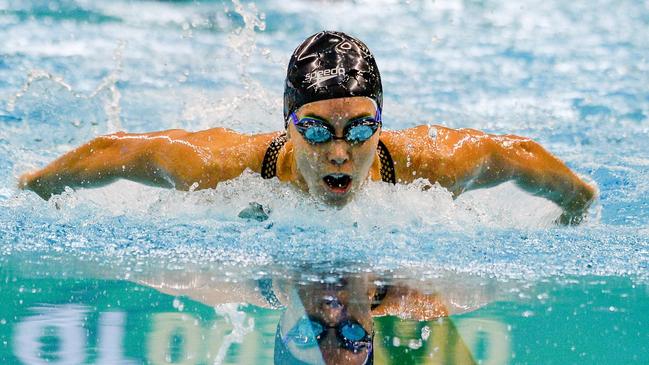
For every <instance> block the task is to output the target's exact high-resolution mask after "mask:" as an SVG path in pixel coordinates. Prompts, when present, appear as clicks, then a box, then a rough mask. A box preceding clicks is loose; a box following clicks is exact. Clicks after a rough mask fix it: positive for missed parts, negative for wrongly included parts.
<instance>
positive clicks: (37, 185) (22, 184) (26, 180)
mask: <svg viewBox="0 0 649 365" xmlns="http://www.w3.org/2000/svg"><path fill="white" fill-rule="evenodd" d="M37 176H38V171H35V172H28V173H26V174H23V175H22V176H20V178H19V179H18V188H19V189H21V190H31V191H33V192H35V193H36V194H38V196H40V197H41V198H43V199H44V200H48V199H49V198H50V197H51V196H52V191H51V190H50V189H49V188H48V187H47V186H46V184H44V183H43V181H41V179H40V178H38V177H37Z"/></svg>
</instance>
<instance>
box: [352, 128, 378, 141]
mask: <svg viewBox="0 0 649 365" xmlns="http://www.w3.org/2000/svg"><path fill="white" fill-rule="evenodd" d="M375 131H376V129H374V128H372V127H370V126H369V125H357V126H354V127H351V128H349V131H348V132H347V135H345V139H346V140H347V141H348V142H352V143H358V142H365V141H367V140H368V139H370V138H371V137H372V135H373V134H374V132H375Z"/></svg>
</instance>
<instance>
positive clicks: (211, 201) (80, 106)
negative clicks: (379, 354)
mask: <svg viewBox="0 0 649 365" xmlns="http://www.w3.org/2000/svg"><path fill="white" fill-rule="evenodd" d="M321 29H335V30H341V31H345V32H348V33H350V34H352V35H355V36H357V37H359V38H360V39H362V40H363V41H364V42H365V43H367V45H368V46H369V47H370V49H372V50H373V52H374V53H375V55H376V58H377V63H378V66H379V68H380V70H381V74H382V78H383V84H384V85H383V86H384V91H385V107H384V113H383V115H384V120H385V126H386V127H387V128H389V129H401V128H408V127H411V126H415V125H419V124H441V125H445V126H450V127H457V128H461V127H470V128H476V129H481V130H485V131H488V132H492V133H503V134H504V133H512V134H518V135H523V136H528V137H532V138H534V139H535V140H537V141H538V142H540V143H541V144H542V145H543V146H545V147H546V148H547V149H548V150H550V151H551V152H552V153H554V154H555V155H557V156H558V157H559V158H561V159H562V160H564V161H565V162H566V163H567V164H568V165H569V166H570V167H571V168H573V169H574V170H575V171H576V172H578V173H579V174H580V175H582V176H583V177H584V178H585V179H587V180H588V181H591V182H593V183H594V184H596V185H597V187H598V189H599V199H598V201H597V202H596V203H595V205H594V206H593V207H592V209H591V212H590V216H589V217H588V219H587V221H586V222H585V223H584V224H582V225H581V226H578V227H571V228H565V227H555V226H553V224H552V221H553V220H554V218H556V216H557V215H558V214H559V210H558V209H557V208H556V207H554V206H553V205H552V204H551V203H548V202H546V201H543V200H541V199H538V198H535V197H531V196H529V195H527V194H525V193H524V192H521V191H519V190H517V189H516V188H515V187H514V186H513V185H511V184H505V185H503V186H499V187H497V188H494V189H490V190H480V191H475V192H471V193H469V194H466V195H464V196H462V197H461V198H460V199H458V200H455V201H454V200H453V199H452V198H451V196H450V194H449V193H448V192H446V191H445V190H444V189H442V188H433V189H431V190H428V191H426V192H422V191H420V189H418V187H417V186H397V187H392V186H384V185H383V184H370V185H369V186H368V187H367V190H366V191H365V192H364V193H363V194H361V195H360V196H359V198H358V199H356V200H355V201H354V202H352V203H351V204H350V205H348V206H346V207H345V208H344V209H342V210H340V211H338V210H336V211H332V210H330V209H327V208H325V207H321V206H319V204H318V203H317V202H313V201H311V200H309V199H308V198H305V197H304V196H303V195H301V194H299V193H297V192H295V191H293V190H292V189H291V188H289V187H287V186H283V185H281V184H279V183H278V182H277V181H262V180H261V179H259V178H258V176H254V175H252V174H246V175H244V176H242V177H241V178H239V179H237V180H234V181H232V182H229V183H226V184H222V185H219V187H217V188H216V189H214V190H208V191H198V192H189V193H188V192H177V191H168V190H161V189H154V188H149V187H143V186H140V185H137V184H134V183H129V182H119V183H116V184H113V185H111V186H109V187H106V188H102V189H96V190H83V191H77V192H72V191H70V192H67V193H65V194H63V195H62V196H60V197H57V198H55V199H52V200H51V201H50V202H45V201H42V200H40V199H39V198H38V197H37V196H36V195H35V194H33V193H29V192H22V191H19V190H18V189H17V188H16V184H17V177H18V176H19V175H20V174H22V173H24V172H25V171H28V170H31V169H35V168H39V167H42V166H44V165H45V164H46V163H48V162H49V161H51V160H52V159H54V158H55V157H56V156H58V155H60V154H62V153H64V152H66V151H69V150H70V149H71V148H73V147H75V146H77V145H79V144H81V143H83V142H84V141H86V140H88V139H90V138H92V137H93V136H97V135H101V134H105V133H110V132H113V131H117V130H127V131H131V132H143V131H151V130H160V129H167V128H184V129H189V130H199V129H204V128H210V127H217V126H225V127H229V128H233V129H236V130H238V131H242V132H262V131H273V130H278V129H281V128H282V127H283V121H282V111H281V110H282V108H281V103H282V99H281V97H282V92H283V79H284V74H285V71H286V64H287V62H288V57H289V55H290V53H291V52H292V50H293V49H294V47H295V46H296V45H297V44H299V43H300V42H301V41H302V40H303V39H304V38H305V37H306V36H308V35H310V34H312V33H315V32H317V31H319V30H321ZM648 29H649V4H647V3H646V2H641V1H591V2H583V3H579V2H577V3H570V2H563V1H527V2H525V3H517V2H496V1H439V2H429V1H420V2H417V1H407V2H404V1H387V0H385V1H372V2H369V1H336V2H324V1H322V2H321V1H299V2H298V1H295V2H282V1H273V0H268V1H255V2H254V3H253V2H244V1H242V2H239V1H232V2H231V1H201V2H200V3H196V2H149V1H136V2H126V1H111V2H97V3H92V2H87V1H6V0H5V1H0V39H2V42H0V269H1V270H2V274H3V277H2V278H3V282H4V284H0V298H2V301H3V302H6V303H11V304H5V306H6V305H9V307H10V308H11V311H10V312H11V313H14V314H13V317H10V316H4V317H7V318H4V319H5V323H9V324H16V323H20V321H21V320H22V319H24V318H28V314H29V313H31V312H30V311H32V312H33V307H34V306H38V305H40V304H43V305H61V304H62V303H68V304H70V305H82V306H88V307H92V308H95V309H94V310H96V311H101V308H102V306H101V305H99V304H97V303H96V299H92V298H93V297H92V295H91V294H92V293H95V292H100V291H101V290H107V289H105V288H104V287H105V286H108V287H114V286H116V287H117V288H122V289H124V292H123V293H121V292H120V291H119V290H117V289H115V292H114V293H115V294H114V296H116V297H117V298H118V299H115V300H116V301H119V297H120V295H121V297H122V299H123V300H122V304H121V306H122V307H121V308H122V309H123V310H124V311H126V312H127V313H132V312H135V313H138V311H144V312H146V311H147V309H146V308H145V307H143V306H140V307H138V306H137V305H133V306H130V307H128V306H126V304H123V302H125V301H135V302H137V300H135V299H137V298H140V297H138V295H144V294H141V293H139V294H138V292H137V290H135V289H130V288H131V287H130V286H129V285H132V284H130V283H129V282H128V281H124V280H128V279H129V278H130V273H132V272H155V271H156V270H172V271H173V270H180V271H183V270H184V271H186V272H189V273H193V272H196V271H198V272H201V271H210V270H214V271H215V272H221V271H219V270H223V268H225V270H226V271H227V270H228V268H236V270H234V269H233V272H236V275H235V276H237V277H246V276H255V275H259V273H260V272H272V271H273V270H276V268H278V267H281V268H283V269H287V270H289V269H295V270H299V269H300V268H302V267H305V266H309V267H314V266H315V267H320V268H323V269H327V268H330V267H336V268H343V269H345V270H348V271H350V272H358V271H364V270H369V271H376V272H383V273H386V272H387V273H399V275H401V276H404V277H409V278H417V279H418V280H419V279H420V280H422V281H434V280H437V279H438V278H440V277H443V278H450V279H448V280H449V281H450V282H457V283H463V282H464V280H465V277H466V276H468V277H471V278H474V279H475V280H476V281H477V282H478V284H476V285H478V286H480V284H484V285H483V286H489V285H490V286H491V287H492V288H493V290H492V292H491V293H489V294H490V295H487V298H488V300H487V302H488V303H491V304H490V305H491V306H487V307H480V309H478V310H477V311H473V310H472V311H468V312H467V313H466V314H458V315H459V316H476V318H478V319H480V318H483V319H485V320H489V318H491V319H493V318H499V320H500V321H501V322H502V323H509V325H510V326H514V327H513V328H515V329H516V328H518V329H519V330H520V331H521V333H529V334H528V335H519V334H516V335H512V336H511V338H510V339H511V341H512V342H510V345H509V347H507V349H508V350H506V351H505V353H506V355H505V356H504V357H503V359H505V360H501V361H500V362H495V363H535V364H538V363H589V364H590V363H608V364H611V363H620V364H629V363H646V362H647V361H649V349H647V343H649V342H648V341H647V339H648V337H649V331H647V330H646V326H644V327H643V326H642V325H643V324H646V319H645V318H646V304H645V303H646V302H647V299H649V295H648V294H647V293H648V291H647V289H646V282H647V279H649V183H648V182H647V176H649V148H648V147H647V144H646V140H647V138H648V137H649V89H648V88H647V85H649V38H648V37H647V36H646V35H647V30H648ZM251 201H256V202H259V203H261V204H263V205H264V206H267V207H269V208H270V209H272V213H271V214H270V219H269V220H268V221H266V222H261V223H259V222H247V221H244V220H242V219H240V218H238V216H237V215H238V213H239V211H240V210H241V209H243V208H244V207H246V206H247V205H248V203H249V202H251ZM108 279H115V280H118V281H117V282H112V281H106V282H103V281H101V280H108ZM57 280H78V281H80V283H81V284H79V285H78V287H77V290H78V291H80V292H85V293H86V294H87V295H88V296H89V297H86V299H85V300H74V298H71V297H68V296H65V295H64V296H62V297H56V296H54V295H53V294H52V295H43V296H42V297H39V299H38V300H37V301H35V302H29V303H20V302H19V300H18V299H16V298H18V297H19V295H18V294H16V295H14V294H7V293H14V291H12V290H13V289H15V288H18V287H20V286H21V283H29V284H30V285H31V283H32V282H35V283H36V284H34V285H36V286H38V287H39V288H45V289H43V290H44V292H45V293H52V292H54V290H53V289H52V288H53V287H55V286H56V285H55V284H53V283H56V282H57ZM93 280H100V281H99V282H98V283H96V282H94V281H93ZM472 280H473V279H472ZM566 282H569V283H572V282H575V283H578V284H571V285H568V284H565V283H566ZM600 282H604V283H605V284H593V283H600ZM25 285H27V284H25ZM66 285H67V284H66ZM543 285H545V286H547V287H548V288H549V289H547V290H544V289H538V288H540V287H543ZM600 286H602V288H600ZM450 287H451V289H449V290H450V291H451V292H452V291H453V290H452V289H453V285H450ZM47 288H49V289H47ZM102 288H104V289H102ZM525 288H532V289H529V290H530V291H531V292H533V293H532V294H529V296H530V297H531V298H536V296H537V295H541V294H543V293H545V292H552V293H557V294H556V295H554V296H551V297H552V298H555V299H554V300H555V301H556V304H553V305H548V304H547V303H545V302H544V303H536V302H534V303H530V302H526V301H525V300H524V298H520V297H518V292H516V290H523V289H525ZM566 288H567V289H566ZM16 290H17V289H16ZM142 290H151V289H148V288H147V289H142ZM512 290H514V292H512ZM616 290H618V291H623V292H625V293H626V295H627V296H626V297H623V298H630V299H628V300H627V299H624V300H622V302H619V303H618V302H617V301H618V299H619V297H617V296H616V297H615V298H617V299H615V300H612V299H611V300H609V299H610V298H609V299H607V298H608V295H609V294H610V292H615V291H616ZM16 293H17V292H16ZM120 293H121V294H120ZM147 293H148V292H147ZM512 293H515V294H512ZM593 293H597V294H593ZM152 295H153V294H152ZM159 295H161V296H162V295H163V294H159ZM525 295H528V294H525ZM591 296H594V298H591ZM170 298H171V297H170ZM543 298H545V297H543ZM14 299H15V300H14ZM138 300H141V299H138ZM170 300H171V299H170ZM625 300H626V301H625ZM592 301H595V302H602V304H601V305H598V306H591V305H590V304H589V305H587V306H586V307H581V305H583V304H584V303H588V302H592ZM609 302H611V303H609ZM39 303H40V304H39ZM607 303H608V304H607ZM196 305H198V304H196ZM113 306H117V307H119V306H120V305H118V304H116V303H113ZM526 306H532V307H534V306H537V307H539V308H542V309H539V308H534V309H525V308H526ZM548 307H554V308H558V311H559V312H561V313H564V312H565V317H566V318H571V319H570V320H567V321H565V322H564V323H563V325H562V326H563V327H561V328H559V329H558V328H557V326H553V324H554V323H555V322H556V320H557V318H563V317H559V316H558V315H557V317H552V316H550V317H548V318H545V319H542V318H540V317H539V315H538V313H539V312H544V311H546V310H547V308H548ZM610 307H613V308H614V310H609V308H610ZM165 308H166V307H165ZM512 308H514V309H512ZM584 308H586V309H584ZM602 308H603V309H604V310H600V309H602ZM167 309H168V308H167ZM164 310H166V309H164V308H162V309H161V308H157V309H155V311H160V312H163V311H164ZM203 310H204V309H203ZM528 310H529V311H530V313H534V314H537V315H529V314H530V313H528V312H527V311H528ZM582 310H583V312H581V311H582ZM198 311H199V312H200V310H198ZM575 311H577V312H579V313H582V314H579V313H577V312H575ZM93 313H95V315H99V314H98V313H99V312H93ZM523 313H527V315H528V316H523ZM554 313H557V309H555V312H554ZM573 313H575V314H573ZM480 316H483V317H480ZM2 317H3V315H0V319H2ZM262 317H263V316H262ZM528 318H532V319H530V321H531V322H530V323H531V324H529V325H530V326H536V327H535V328H546V329H549V328H552V329H554V330H555V331H556V332H555V335H556V336H554V337H556V338H560V339H562V340H561V341H558V342H557V341H550V342H548V343H547V344H546V343H545V342H543V341H545V338H542V336H541V334H539V333H538V332H535V331H531V330H530V328H531V327H526V326H527V325H526V324H525V323H526V320H527V319H528ZM593 318H595V319H597V320H596V321H591V319H593ZM7 321H8V322H7ZM458 321H460V324H461V321H462V318H458ZM208 322H209V321H208ZM501 322H498V323H501ZM600 322H601V323H611V322H613V323H619V325H618V326H617V327H618V329H619V331H621V332H624V336H621V337H619V343H621V346H622V348H624V349H626V350H625V351H619V352H618V353H617V354H616V353H615V352H613V351H611V352H607V351H603V350H601V348H602V346H609V343H607V341H606V339H605V338H602V337H601V336H599V334H598V333H596V332H597V329H596V328H599V327H595V323H600ZM0 323H2V322H0ZM502 323H501V324H502ZM512 323H513V324H512ZM638 323H640V324H638ZM9 324H3V325H4V326H9ZM504 326H505V327H504V328H507V324H504ZM0 327H2V326H0ZM460 327H461V326H460ZM11 328H14V327H11ZM498 328H501V327H498ZM584 328H586V329H588V330H584ZM611 328H612V327H611ZM12 331H13V330H8V332H7V331H4V330H3V331H2V333H3V334H6V335H5V336H6V337H3V338H2V341H0V349H1V351H3V352H0V358H3V359H11V360H10V361H9V360H8V361H5V362H9V363H11V362H13V361H15V362H18V361H19V360H16V358H15V357H10V355H9V354H10V353H12V351H14V349H15V347H13V346H14V345H12V343H13V342H12V341H13V338H14V337H15V336H14V332H12ZM138 331H139V332H138ZM611 331H613V329H611ZM135 332H136V333H147V330H146V329H142V328H140V329H139V330H135ZM271 332H272V331H271ZM571 333H575V334H579V337H580V340H581V341H583V343H584V345H583V346H582V349H581V350H580V351H581V352H580V351H578V350H579V348H580V346H579V345H575V350H571V348H572V345H571V346H568V345H567V343H568V342H570V341H569V340H570V338H571V335H570V334H571ZM143 336H144V335H143ZM469 337H470V336H469ZM271 340H272V333H271ZM142 341H144V340H142ZM244 342H245V341H244ZM483 342H484V341H483ZM487 342H488V341H487ZM476 343H480V341H478V342H476ZM552 343H558V345H557V346H558V347H560V348H562V349H563V350H562V351H558V350H557V351H555V350H552ZM542 344H545V345H543V346H541V345H542ZM2 346H4V347H2ZM53 346H54V345H53ZM129 346H131V349H130V350H129V351H132V352H133V353H138V354H142V353H145V351H144V350H143V349H142V348H144V347H145V346H144V345H142V348H140V347H138V345H136V344H133V343H131V344H130V345H129ZM269 346H270V350H272V345H269ZM476 346H477V347H476V348H474V349H472V352H473V355H474V358H479V356H480V353H482V354H483V355H484V354H487V355H488V354H490V352H489V351H488V349H489V348H490V346H489V345H484V344H483V345H476ZM480 346H482V347H485V348H486V349H487V350H485V349H484V348H483V349H482V350H480V348H482V347H480ZM89 347H93V346H90V345H89ZM54 348H56V346H54ZM388 348H392V350H394V351H397V350H395V349H397V348H401V347H398V346H397V347H394V346H392V347H388ZM555 349H556V347H555ZM270 350H269V351H270ZM564 350H565V352H564ZM621 352H623V353H624V354H625V356H626V355H628V357H620V356H621V355H620V354H619V353H621ZM525 353H527V354H528V357H525V356H524V355H523V354H525ZM581 353H584V355H583V356H581V355H580V354H581ZM530 354H532V355H530ZM562 354H563V355H562ZM570 354H572V355H574V356H573V357H570V356H572V355H570ZM487 355H484V356H485V358H486V357H488V356H487ZM11 356H13V355H11ZM179 356H180V355H179ZM229 356H230V357H226V358H227V359H229V360H228V361H231V362H236V361H237V359H240V360H241V359H243V358H244V357H241V356H239V357H238V355H236V354H234V355H232V354H231V355H229ZM566 356H567V357H566ZM145 358H146V356H143V357H142V359H145ZM92 359H94V358H88V359H86V362H87V363H95V362H97V361H95V360H92ZM138 359H140V357H138ZM146 359H148V358H146ZM385 359H387V358H386V357H384V358H383V360H382V361H384V362H386V361H387V362H389V361H388V360H385ZM562 359H563V360H562ZM50 360H52V361H54V360H56V358H53V359H50ZM420 360H421V359H420ZM420 360H413V361H414V362H421V361H420ZM618 360H619V361H618ZM134 361H135V360H134ZM141 361H143V362H146V361H150V362H154V361H153V360H150V359H149V360H141ZM241 361H242V362H245V361H244V360H241ZM259 361H260V362H263V361H261V360H259ZM422 361H423V360H422ZM494 361H495V360H494ZM5 362H3V363H5ZM34 363H36V362H34ZM97 363H98V362H97ZM171 363H173V362H171ZM484 363H489V362H488V361H485V362H484Z"/></svg>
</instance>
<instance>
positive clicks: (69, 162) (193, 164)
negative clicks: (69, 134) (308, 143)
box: [19, 128, 274, 200]
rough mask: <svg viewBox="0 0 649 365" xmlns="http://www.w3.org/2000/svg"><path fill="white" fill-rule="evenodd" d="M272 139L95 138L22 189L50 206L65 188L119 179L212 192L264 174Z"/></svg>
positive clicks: (221, 135)
mask: <svg viewBox="0 0 649 365" xmlns="http://www.w3.org/2000/svg"><path fill="white" fill-rule="evenodd" d="M273 137H274V134H272V133H271V134H260V135H244V134H240V133H237V132H234V131H232V130H227V129H223V128H216V129H211V130H207V131H202V132H195V133H193V132H187V131H183V130H168V131H162V132H154V133H143V134H129V133H124V132H119V133H115V134H111V135H107V136H101V137H98V138H95V139H93V140H91V141H90V142H88V143H86V144H84V145H82V146H81V147H78V148H77V149H75V150H73V151H71V152H68V153H67V154H65V155H63V156H61V157H60V158H58V159H57V160H55V161H54V162H52V163H50V164H49V165H48V166H46V167H45V168H43V169H41V170H37V171H34V172H31V173H27V174H25V175H23V176H21V177H20V182H19V187H20V188H22V189H28V190H32V191H34V192H35V193H36V194H38V195H39V196H40V197H42V198H43V199H46V200H47V199H49V198H50V197H51V196H52V195H54V194H60V193H62V192H63V191H64V190H65V188H66V187H70V188H72V189H75V188H82V187H83V188H86V187H99V186H103V185H106V184H108V183H111V182H113V181H115V180H117V179H128V180H132V181H136V182H139V183H143V184H146V185H151V186H157V187H163V188H176V189H179V190H189V189H190V187H191V186H192V185H194V186H195V187H196V188H197V189H204V188H210V187H214V186H216V184H217V183H218V182H220V181H223V180H228V179H233V178H235V177H237V176H239V175H240V174H241V173H242V172H243V171H244V170H245V169H246V168H249V169H251V170H253V171H257V172H259V171H261V162H262V160H263V156H264V153H265V146H267V145H268V143H269V142H270V140H271V139H272V138H273Z"/></svg>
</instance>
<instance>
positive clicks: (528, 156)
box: [455, 130, 595, 224]
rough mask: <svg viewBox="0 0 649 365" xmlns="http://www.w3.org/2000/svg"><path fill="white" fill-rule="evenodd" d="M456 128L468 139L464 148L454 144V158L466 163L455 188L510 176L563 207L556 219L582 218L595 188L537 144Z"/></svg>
mask: <svg viewBox="0 0 649 365" xmlns="http://www.w3.org/2000/svg"><path fill="white" fill-rule="evenodd" d="M457 132H458V133H460V134H461V137H462V138H463V139H464V140H465V142H467V141H468V142H470V143H466V147H464V148H463V146H458V145H457V144H455V147H458V149H457V156H456V158H459V159H460V160H462V161H464V167H465V168H464V169H459V171H458V172H459V173H460V175H459V179H458V180H457V182H458V183H459V186H458V188H460V189H462V190H469V189H478V188H483V187H490V186H495V185H497V184H500V183H502V182H505V181H508V180H513V181H514V182H515V183H516V185H518V186H519V187H521V188H522V189H523V190H525V191H527V192H529V193H531V194H534V195H536V196H540V197H544V198H546V199H548V200H550V201H552V202H554V203H556V204H557V205H559V207H561V209H563V214H562V215H561V217H560V218H559V221H558V222H559V223H561V224H579V223H580V222H581V220H582V219H583V217H584V215H585V213H586V211H587V210H588V207H589V206H590V205H591V203H592V202H593V199H594V198H595V188H593V187H592V186H590V185H589V184H587V183H586V182H584V181H583V180H582V179H580V178H579V177H578V176H577V175H576V174H575V173H574V172H573V171H571V170H570V169H569V168H568V167H567V166H566V165H565V164H564V163H563V162H562V161H561V160H559V159H558V158H556V157H555V156H553V155H552V154H551V153H550V152H548V151H547V150H546V149H544V148H543V147H542V146H541V145H540V144H538V143H536V142H534V141H533V140H531V139H529V138H523V137H518V136H514V135H503V136H498V135H491V134H486V133H483V132H480V131H475V130H460V131H457ZM460 144H461V143H460ZM460 165H462V164H461V163H460Z"/></svg>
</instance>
